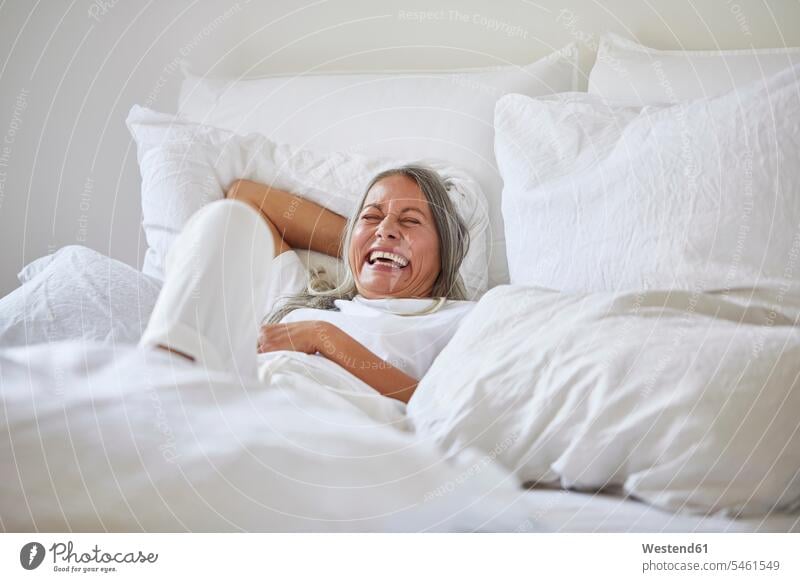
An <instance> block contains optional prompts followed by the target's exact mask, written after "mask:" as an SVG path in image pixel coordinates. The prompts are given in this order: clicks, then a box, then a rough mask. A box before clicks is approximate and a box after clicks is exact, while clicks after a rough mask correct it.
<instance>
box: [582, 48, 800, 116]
mask: <svg viewBox="0 0 800 582" xmlns="http://www.w3.org/2000/svg"><path fill="white" fill-rule="evenodd" d="M793 64H800V48H782V49H746V50H725V51H722V50H719V51H717V50H706V51H676V50H658V49H653V48H649V47H646V46H643V45H640V44H638V43H636V42H634V41H632V40H628V39H625V38H622V37H620V36H617V35H615V34H604V35H602V36H601V38H600V43H599V47H598V51H597V61H596V62H595V65H594V67H593V68H592V71H591V73H590V74H589V93H591V94H593V95H599V96H601V97H605V98H606V99H613V100H617V101H619V102H624V103H627V104H632V105H641V104H656V103H675V102H677V101H685V100H689V99H697V98H700V97H713V96H716V95H721V94H723V93H726V92H728V91H730V90H732V89H735V88H736V87H741V86H742V85H747V84H748V83H751V82H753V81H758V80H759V79H765V78H767V77H771V76H772V75H774V74H775V73H777V72H779V71H782V70H783V69H786V68H787V67H789V66H791V65H793Z"/></svg>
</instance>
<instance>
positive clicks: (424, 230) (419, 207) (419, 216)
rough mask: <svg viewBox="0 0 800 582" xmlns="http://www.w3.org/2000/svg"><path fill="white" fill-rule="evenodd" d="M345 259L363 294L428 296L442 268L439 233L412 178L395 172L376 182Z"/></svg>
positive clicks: (360, 215) (359, 290)
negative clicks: (348, 262)
mask: <svg viewBox="0 0 800 582" xmlns="http://www.w3.org/2000/svg"><path fill="white" fill-rule="evenodd" d="M348 260H349V261H350V268H351V269H352V271H353V276H354V277H355V280H356V288H357V289H358V292H359V293H360V294H361V295H362V296H363V297H366V298H367V299H380V298H384V297H430V295H431V290H432V289H433V284H434V282H435V281H436V278H437V277H438V276H439V270H440V267H441V264H440V258H439V237H438V234H437V231H436V223H435V222H434V219H433V213H432V212H431V209H430V206H429V205H428V201H427V200H426V199H425V195H424V194H423V193H422V191H421V190H420V189H419V186H417V183H416V182H415V181H414V180H412V179H411V178H408V177H407V176H403V175H402V174H396V175H393V176H388V177H386V178H383V179H382V180H379V181H378V182H376V183H375V184H374V185H373V186H372V188H370V190H369V192H367V197H366V199H365V200H364V206H363V207H362V208H361V212H359V214H358V217H357V218H356V224H355V227H354V229H353V234H352V237H351V239H350V248H349V250H348Z"/></svg>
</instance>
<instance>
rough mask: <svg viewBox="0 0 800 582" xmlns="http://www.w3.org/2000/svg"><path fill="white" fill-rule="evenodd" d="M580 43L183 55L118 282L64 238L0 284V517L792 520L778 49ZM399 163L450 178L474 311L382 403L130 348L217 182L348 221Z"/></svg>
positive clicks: (797, 379)
mask: <svg viewBox="0 0 800 582" xmlns="http://www.w3.org/2000/svg"><path fill="white" fill-rule="evenodd" d="M594 48H596V49H597V50H598V51H599V53H598V55H597V64H596V65H595V67H594V68H593V69H592V74H591V76H590V77H589V80H588V87H587V86H585V84H583V85H582V84H581V82H580V80H579V79H580V77H579V75H577V74H576V71H577V70H578V67H579V57H580V55H581V51H584V50H587V49H586V47H583V46H581V45H580V43H573V44H571V45H569V46H567V47H564V48H563V49H561V50H559V51H556V52H555V53H553V55H550V56H549V57H546V58H545V59H541V60H540V61H536V62H534V63H531V64H529V65H528V66H526V67H494V68H489V69H480V70H470V71H468V72H444V73H435V74H433V73H408V74H403V75H378V74H375V75H372V74H370V75H332V76H327V75H311V76H302V77H270V78H266V79H264V78H262V79H252V80H241V79H236V80H234V79H228V80H225V79H208V78H205V77H203V76H198V75H192V74H191V73H188V72H187V77H186V81H185V82H184V85H183V89H182V93H181V100H180V108H179V115H178V116H175V115H169V114H164V113H160V112H155V111H151V110H149V109H146V108H142V107H135V108H134V109H133V110H132V111H131V112H130V114H129V116H128V119H127V124H128V128H129V129H130V131H131V134H132V135H133V137H134V140H135V142H136V145H137V151H138V159H139V164H140V169H141V173H142V209H143V226H144V230H145V235H146V237H147V244H148V249H147V255H146V257H145V264H144V267H143V269H142V271H139V270H137V269H134V268H132V267H130V266H127V265H124V264H122V263H120V262H118V261H114V260H112V259H109V258H108V257H105V256H103V255H102V254H100V253H97V252H96V251H92V250H90V249H87V248H85V247H81V246H70V247H65V248H63V249H60V250H59V251H58V252H56V253H54V254H52V255H49V256H46V257H42V258H40V259H38V260H37V261H34V262H33V263H31V264H29V265H28V266H26V267H25V269H23V270H22V271H21V272H20V274H19V277H20V281H21V282H22V283H23V284H22V286H21V287H20V288H18V289H17V290H15V291H14V292H13V293H12V294H10V295H8V296H6V297H5V298H3V299H2V300H0V347H2V349H0V391H1V392H0V393H1V394H2V400H3V407H2V412H0V424H2V429H3V432H4V433H5V434H7V435H8V436H7V438H3V439H2V441H0V467H2V468H3V473H4V475H6V476H7V478H6V479H4V480H3V481H2V483H1V484H0V524H1V525H2V528H3V529H4V530H5V531H64V530H69V531H97V530H106V531H186V530H190V531H514V532H538V531H554V532H605V531H609V532H611V531H613V532H679V531H680V532H694V531H774V532H788V531H800V527H799V526H798V521H800V437H799V436H798V433H800V430H798V429H800V421H799V420H798V417H797V415H796V414H795V412H794V411H796V410H800V327H798V319H799V318H800V288H798V285H797V283H796V281H795V279H796V278H797V277H796V275H797V273H798V272H800V235H798V233H797V224H800V202H798V200H797V197H796V193H797V192H798V191H800V175H799V174H798V173H797V172H796V170H795V169H793V168H787V167H786V166H785V165H784V160H786V159H797V157H798V154H800V143H798V138H797V135H796V133H795V132H794V130H793V129H792V128H794V127H797V124H798V123H800V108H798V105H797V102H798V100H797V98H796V96H797V94H798V91H799V89H798V81H797V79H798V76H800V70H798V68H797V66H796V64H797V63H796V60H797V58H798V56H799V55H800V53H798V51H797V50H796V49H786V50H776V51H769V52H767V51H762V52H759V51H749V52H748V51H739V52H737V53H736V54H733V53H725V52H724V51H714V52H712V51H705V52H703V51H697V52H684V51H681V52H677V51H674V52H673V51H654V50H652V49H649V48H647V47H643V46H640V45H636V44H635V43H632V42H631V41H628V40H626V39H622V38H620V37H616V36H614V35H606V36H604V37H603V38H602V39H601V41H600V42H599V43H598V44H597V45H595V46H594ZM655 61H657V62H658V63H659V66H658V67H656V68H655V69H654V68H653V66H652V63H653V62H655ZM721 62H725V63H727V66H728V72H729V73H730V74H721V73H720V66H719V65H720V63H721ZM620 63H623V64H624V66H623V67H622V69H620V66H621V65H620ZM620 70H623V71H624V72H625V74H623V75H621V77H620ZM698 70H701V71H704V73H703V76H702V79H703V82H702V83H700V84H698V83H697V82H696V81H697V79H698V78H700V76H699V75H698V73H697V71H698ZM731 71H733V72H731ZM653 74H655V75H656V76H657V77H656V78H655V80H654V78H653ZM615 75H616V76H615ZM664 79H666V80H667V82H664ZM622 81H624V83H623V82H622ZM654 87H657V88H658V89H657V90H654ZM326 96H327V97H326ZM242 111H245V112H247V114H245V115H242ZM331 111H336V112H339V114H340V115H341V119H340V120H334V121H333V122H331V121H330V120H329V119H328V121H327V122H326V124H322V123H321V119H323V118H325V119H327V118H328V117H329V116H330V115H331ZM354 111H358V112H359V115H357V116H354V115H353V112H354ZM776 119H777V120H780V121H779V122H776V121H775V120H776ZM348 122H349V123H350V126H348V131H344V132H343V131H341V127H339V124H340V123H341V124H345V125H346V124H347V123H348ZM321 125H325V127H329V128H331V127H333V128H335V129H336V131H328V132H325V131H322V132H320V131H318V130H317V129H316V128H319V127H320V126H321ZM698 127H705V128H709V129H711V130H713V131H708V132H698V131H695V128H698ZM454 128H457V129H454ZM454 131H455V133H454ZM741 136H747V140H746V144H745V145H744V146H743V145H742V143H741V141H742V140H741ZM454 143H457V144H458V146H459V147H453V145H454ZM365 144H366V145H365ZM365 149H368V150H369V151H370V155H369V156H368V155H366V154H365V153H364V150H365ZM410 151H413V153H414V155H413V156H412V155H411V153H410ZM419 158H422V159H424V160H425V161H426V162H429V163H431V164H433V165H435V167H437V169H440V171H442V172H443V173H447V174H448V175H450V176H452V177H453V178H454V186H453V193H452V195H453V196H454V197H455V200H456V201H457V205H458V207H459V209H460V211H461V212H462V213H463V215H464V216H465V219H466V221H467V222H468V226H469V229H470V234H471V237H472V241H473V247H472V248H471V253H470V255H469V257H468V259H467V260H466V261H465V264H464V266H463V267H462V275H463V277H464V279H465V281H466V282H467V283H468V288H469V292H470V295H471V297H472V298H473V299H475V300H476V301H478V304H477V306H476V308H475V310H474V311H473V313H472V314H471V315H470V316H469V318H468V319H467V321H465V323H464V324H463V325H462V326H461V327H460V328H459V331H458V333H457V334H456V336H455V337H454V339H453V341H451V342H450V344H449V345H448V346H447V347H446V348H445V350H444V351H443V352H442V354H441V355H440V357H438V358H437V360H436V361H435V362H434V365H433V367H432V368H431V370H430V372H429V373H428V374H427V375H426V376H425V378H424V379H423V380H422V382H421V383H420V386H419V388H418V391H417V393H416V394H415V396H414V398H413V399H412V401H411V403H410V404H409V406H408V407H407V408H406V407H405V406H401V405H399V404H397V403H394V402H391V403H389V402H379V401H376V400H375V399H366V400H364V399H361V400H359V398H357V397H354V396H353V395H347V394H341V393H337V392H335V391H332V390H329V389H328V388H326V384H325V380H324V378H310V379H308V381H307V382H301V381H297V380H290V377H294V378H297V376H296V375H295V376H291V374H290V372H291V363H290V362H284V363H283V364H281V365H279V366H277V367H276V368H275V369H274V370H273V373H274V374H275V376H276V377H277V378H278V380H277V381H274V382H273V384H272V385H271V386H270V387H269V389H266V388H265V386H264V385H263V384H261V383H259V382H256V381H254V379H242V378H231V377H228V376H227V375H214V374H209V373H207V372H205V371H198V370H195V369H193V368H191V367H187V366H186V365H185V364H182V362H180V361H179V360H178V359H176V358H175V357H173V356H171V355H169V354H166V353H155V352H146V351H143V350H138V349H137V348H136V347H135V343H136V341H137V339H138V337H139V336H140V335H141V332H142V330H143V329H144V326H145V325H146V323H147V318H148V316H149V313H150V310H152V306H153V304H154V302H155V298H156V297H157V295H158V291H159V289H160V286H161V281H162V280H163V262H164V257H165V255H166V252H167V251H168V249H169V247H170V245H171V243H172V241H173V240H174V238H175V236H177V234H178V233H179V232H180V228H181V226H182V224H184V223H185V221H186V220H187V219H188V217H189V216H191V215H192V213H193V212H195V211H196V210H197V209H198V208H200V207H202V206H203V205H205V204H207V203H208V202H210V201H212V200H215V199H219V198H221V197H222V193H223V192H224V190H225V187H226V185H227V184H229V183H230V182H231V181H232V180H234V179H237V178H242V177H249V178H251V179H255V180H259V181H261V182H265V183H270V184H273V185H276V186H277V187H280V188H283V189H287V190H291V191H296V192H299V193H301V194H302V195H304V196H307V197H308V198H310V199H312V200H314V201H316V202H319V203H321V204H325V205H326V206H328V207H329V208H331V209H333V210H334V211H337V212H340V213H342V214H347V213H348V212H349V211H350V210H351V208H352V205H353V204H354V201H355V200H356V199H357V197H358V194H359V193H360V190H359V188H360V186H361V185H363V184H364V183H366V181H367V180H368V179H369V177H371V175H373V174H374V173H376V172H377V171H379V170H380V169H382V168H384V167H387V166H388V165H392V164H396V163H397V162H398V161H400V160H402V161H409V160H411V159H419ZM465 168H466V169H467V170H465ZM711 169H716V171H712V170H711ZM791 193H794V194H795V195H794V196H792V195H790V194H791ZM304 260H305V261H306V263H307V265H308V267H309V269H319V268H320V267H322V268H324V270H325V272H326V273H328V275H329V276H330V277H331V278H333V279H335V278H336V277H337V276H339V273H340V271H339V268H340V266H339V265H338V263H336V261H333V262H331V261H330V260H328V259H325V257H322V256H320V255H315V254H314V253H308V254H306V255H304ZM282 366H285V367H282ZM367 401H368V402H367Z"/></svg>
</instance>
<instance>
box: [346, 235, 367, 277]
mask: <svg viewBox="0 0 800 582" xmlns="http://www.w3.org/2000/svg"><path fill="white" fill-rule="evenodd" d="M368 238H369V233H367V232H365V230H364V229H363V228H359V227H356V228H355V229H354V230H353V234H352V235H351V236H350V248H348V249H347V257H348V260H349V261H350V266H351V267H353V268H355V266H356V263H358V262H359V258H360V256H361V251H362V249H363V247H364V243H365V241H366V240H367V239H368Z"/></svg>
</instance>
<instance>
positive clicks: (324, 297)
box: [264, 164, 469, 323]
mask: <svg viewBox="0 0 800 582" xmlns="http://www.w3.org/2000/svg"><path fill="white" fill-rule="evenodd" d="M398 174H399V175H402V176H406V177H408V178H411V179H412V180H414V182H416V184H417V186H418V187H419V189H420V191H422V194H423V195H424V196H425V198H426V200H427V201H428V205H429V206H430V209H431V213H432V214H433V219H434V223H435V224H436V233H437V235H438V238H439V257H440V259H441V265H440V269H439V276H438V277H437V278H436V281H434V283H433V289H432V290H431V295H432V296H434V297H447V298H448V299H457V300H462V299H466V298H467V292H466V289H465V287H464V281H463V280H462V279H461V275H460V274H459V272H458V270H459V268H460V267H461V262H462V261H463V260H464V257H465V256H466V254H467V249H468V248H469V231H468V230H467V227H466V225H465V224H464V221H463V220H462V219H461V217H460V216H459V215H458V212H457V211H456V208H455V205H454V204H453V202H452V200H450V195H449V194H448V192H447V191H448V189H449V187H450V185H451V184H450V180H449V179H447V178H443V177H442V176H440V175H439V174H438V173H437V172H436V171H435V170H433V169H431V168H428V167H426V166H422V165H418V164H408V165H405V166H400V167H397V168H391V169H389V170H384V171H383V172H381V173H379V174H378V175H377V176H375V177H374V178H372V180H371V181H370V183H369V185H368V186H367V188H366V190H365V191H364V194H363V195H362V196H361V200H360V202H359V203H358V206H357V207H356V209H355V211H354V212H353V214H352V215H351V216H350V218H348V220H347V224H346V225H345V234H344V237H343V239H344V240H343V241H342V246H341V248H340V249H339V256H340V258H342V259H343V262H344V270H345V276H344V279H343V280H342V282H341V283H340V284H339V286H337V287H333V288H331V287H330V286H327V288H326V287H325V286H324V285H322V284H321V283H320V282H319V281H317V280H315V279H314V278H313V277H312V278H311V280H310V281H309V285H308V287H307V288H306V290H305V291H303V292H302V293H298V294H296V295H289V296H284V300H283V301H280V302H279V303H278V306H277V307H276V308H275V309H273V311H272V312H271V313H270V314H269V315H267V317H265V318H264V322H265V323H278V322H279V321H280V320H282V319H283V318H284V317H286V315H288V314H289V313H291V312H292V311H294V310H295V309H300V308H303V307H310V308H312V309H328V310H335V309H336V305H335V304H334V302H335V301H336V300H337V299H352V298H353V297H355V296H356V295H357V294H358V290H357V289H356V281H355V277H354V276H353V271H352V269H351V268H350V262H349V261H348V257H347V249H349V248H350V240H351V239H352V236H353V229H355V227H356V224H357V223H358V216H359V214H361V210H362V209H363V207H364V201H365V200H366V199H367V194H368V193H369V191H370V189H371V188H372V187H373V186H374V185H375V184H377V183H378V182H380V181H381V180H383V179H384V178H388V177H389V176H395V175H398Z"/></svg>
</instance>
